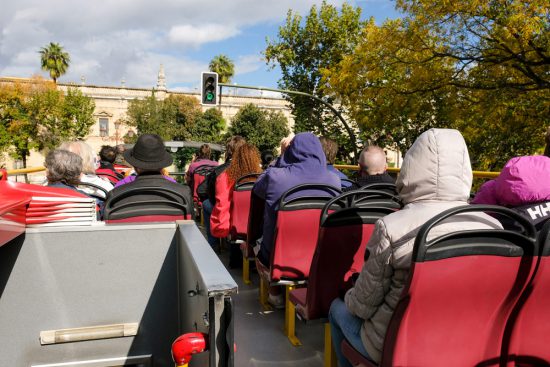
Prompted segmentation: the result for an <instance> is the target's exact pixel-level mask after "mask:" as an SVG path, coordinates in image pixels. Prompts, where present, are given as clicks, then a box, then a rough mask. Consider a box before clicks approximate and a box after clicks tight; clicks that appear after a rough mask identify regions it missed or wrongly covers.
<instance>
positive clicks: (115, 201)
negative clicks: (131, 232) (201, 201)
mask: <svg viewBox="0 0 550 367" xmlns="http://www.w3.org/2000/svg"><path fill="white" fill-rule="evenodd" d="M130 197H133V198H134V200H132V201H126V202H124V201H123V200H124V199H127V198H130ZM192 213H193V208H192V206H191V203H188V202H187V199H186V198H185V196H184V195H182V194H181V193H180V192H177V191H174V190H171V189H169V188H165V187H134V188H131V189H129V190H126V191H123V192H119V193H116V194H115V193H114V191H111V192H110V193H109V196H108V197H107V201H106V202H105V210H104V218H105V222H106V223H128V222H150V221H165V220H170V221H172V220H178V219H192Z"/></svg>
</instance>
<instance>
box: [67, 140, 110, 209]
mask: <svg viewBox="0 0 550 367" xmlns="http://www.w3.org/2000/svg"><path fill="white" fill-rule="evenodd" d="M59 149H64V150H68V151H69V152H73V153H75V154H77V155H79V156H80V158H82V175H81V176H80V182H82V183H84V184H86V183H89V184H92V185H96V186H99V187H101V188H103V189H104V190H105V191H107V192H109V191H111V190H112V189H113V185H112V184H111V183H110V182H109V181H108V180H106V179H103V178H101V177H99V176H98V175H96V173H95V170H96V168H97V167H96V165H97V163H96V162H97V158H96V155H95V153H94V150H93V149H92V147H91V146H89V145H88V144H87V143H85V142H83V141H80V140H78V141H70V142H65V143H62V144H61V145H60V146H59ZM78 188H79V189H80V190H81V191H84V192H85V193H86V194H88V195H91V196H93V197H95V198H96V199H103V200H104V199H105V192H104V191H103V190H100V189H96V188H94V187H91V186H86V185H80V186H79V187H78ZM98 204H99V205H101V204H102V201H101V200H99V201H98Z"/></svg>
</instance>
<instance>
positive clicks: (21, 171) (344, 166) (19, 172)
mask: <svg viewBox="0 0 550 367" xmlns="http://www.w3.org/2000/svg"><path fill="white" fill-rule="evenodd" d="M334 167H335V168H338V169H347V170H351V171H357V170H359V166H354V165H350V164H335V165H334ZM44 170H46V167H43V166H40V167H31V168H20V169H12V170H8V175H24V174H26V173H35V172H41V171H44ZM400 170H401V169H400V168H395V167H388V172H390V173H399V171H400ZM170 174H171V175H175V176H177V175H182V174H183V173H182V172H170ZM473 174H474V178H495V177H498V175H500V172H488V171H473ZM0 177H2V172H1V171H0Z"/></svg>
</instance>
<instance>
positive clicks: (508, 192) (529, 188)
mask: <svg viewBox="0 0 550 367" xmlns="http://www.w3.org/2000/svg"><path fill="white" fill-rule="evenodd" d="M548 182H550V158H548V157H546V156H543V155H533V156H523V157H515V158H512V159H510V160H509V161H508V163H506V165H505V166H504V168H503V169H502V171H501V172H500V175H499V176H498V178H497V179H496V180H495V185H494V186H495V188H494V191H495V196H496V199H497V202H498V203H499V205H507V206H518V205H523V204H528V203H536V202H539V201H547V200H550V186H549V185H548Z"/></svg>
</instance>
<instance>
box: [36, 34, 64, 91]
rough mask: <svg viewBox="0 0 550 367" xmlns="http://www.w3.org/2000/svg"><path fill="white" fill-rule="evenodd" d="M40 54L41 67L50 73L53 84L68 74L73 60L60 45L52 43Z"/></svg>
mask: <svg viewBox="0 0 550 367" xmlns="http://www.w3.org/2000/svg"><path fill="white" fill-rule="evenodd" d="M39 53H40V66H41V68H42V70H44V71H47V72H48V73H50V77H51V78H52V80H53V82H54V83H56V82H57V79H59V77H60V76H61V75H63V74H65V73H66V72H67V69H68V68H69V63H70V62H71V58H70V56H69V54H68V53H67V52H65V51H64V50H63V47H62V46H60V45H59V43H53V42H50V44H49V45H48V46H46V47H42V48H41V49H40V51H39Z"/></svg>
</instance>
